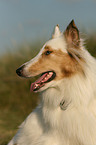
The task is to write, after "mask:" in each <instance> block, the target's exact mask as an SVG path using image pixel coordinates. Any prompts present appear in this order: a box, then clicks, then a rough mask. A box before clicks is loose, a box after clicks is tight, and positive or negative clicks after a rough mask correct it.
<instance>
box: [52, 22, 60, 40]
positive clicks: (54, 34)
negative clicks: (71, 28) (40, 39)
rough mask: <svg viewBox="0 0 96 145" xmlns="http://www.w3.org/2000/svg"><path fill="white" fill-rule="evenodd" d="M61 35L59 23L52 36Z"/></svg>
mask: <svg viewBox="0 0 96 145" xmlns="http://www.w3.org/2000/svg"><path fill="white" fill-rule="evenodd" d="M60 35H61V32H60V29H59V25H56V26H55V29H54V33H53V34H52V38H56V37H59V36H60Z"/></svg>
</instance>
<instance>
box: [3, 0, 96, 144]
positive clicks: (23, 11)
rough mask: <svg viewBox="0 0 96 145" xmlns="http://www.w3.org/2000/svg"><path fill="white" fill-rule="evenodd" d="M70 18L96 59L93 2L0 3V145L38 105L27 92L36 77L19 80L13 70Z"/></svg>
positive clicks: (6, 0)
mask: <svg viewBox="0 0 96 145" xmlns="http://www.w3.org/2000/svg"><path fill="white" fill-rule="evenodd" d="M72 19H74V20H75V23H76V25H77V26H78V27H79V30H80V32H81V36H82V37H83V38H84V39H85V46H86V48H87V49H88V51H89V52H90V53H91V54H92V55H93V56H96V0H0V145H6V144H7V143H8V141H9V140H10V139H11V138H12V136H13V135H14V134H15V133H16V131H17V127H18V125H20V124H21V122H22V121H23V120H24V119H25V118H26V117H27V116H28V114H29V113H30V112H31V111H32V110H33V109H34V108H35V106H36V105H37V104H38V97H37V96H38V94H34V93H30V84H31V82H32V81H34V80H35V78H34V79H22V78H19V77H18V76H17V75H16V73H15V71H16V69H17V68H18V67H19V66H20V65H21V64H23V63H24V62H26V61H28V60H30V59H31V58H32V57H34V56H35V55H36V54H37V53H38V51H39V50H40V48H41V47H42V45H43V44H44V43H45V42H46V40H48V39H50V38H51V34H52V31H53V28H54V26H55V25H56V24H59V26H60V29H61V31H64V30H65V28H66V27H67V25H68V24H69V23H70V21H71V20H72Z"/></svg>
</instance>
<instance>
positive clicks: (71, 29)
mask: <svg viewBox="0 0 96 145" xmlns="http://www.w3.org/2000/svg"><path fill="white" fill-rule="evenodd" d="M16 73H17V74H18V75H19V76H21V77H28V78H29V77H34V76H38V75H40V76H39V78H38V79H37V80H36V81H35V82H33V83H32V84H31V88H30V90H31V91H32V92H40V104H39V106H38V107H37V108H36V109H35V110H34V111H33V112H32V113H31V114H30V115H29V116H28V117H27V119H26V120H25V121H24V122H23V123H22V124H21V126H20V127H19V130H18V132H17V134H16V135H15V136H14V137H13V139H12V140H11V141H10V143H9V144H8V145H96V60H95V58H93V57H92V56H91V55H90V53H89V52H88V51H87V50H86V49H85V47H84V43H83V40H82V39H81V37H80V32H79V30H78V28H77V26H76V25H75V22H74V20H72V21H71V22H70V23H69V25H68V26H67V28H66V30H65V31H64V32H61V31H60V29H59V25H57V26H56V27H55V30H54V33H53V34H52V38H51V39H50V40H48V41H47V42H46V43H45V44H44V46H43V47H42V49H41V50H40V52H39V53H38V55H37V56H36V57H35V58H33V59H32V60H30V61H29V62H27V63H25V64H23V65H22V66H21V67H19V68H18V69H17V70H16Z"/></svg>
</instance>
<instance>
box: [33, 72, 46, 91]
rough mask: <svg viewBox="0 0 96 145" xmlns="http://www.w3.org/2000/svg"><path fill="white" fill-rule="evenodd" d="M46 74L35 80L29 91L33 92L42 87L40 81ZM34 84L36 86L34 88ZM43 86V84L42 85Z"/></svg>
mask: <svg viewBox="0 0 96 145" xmlns="http://www.w3.org/2000/svg"><path fill="white" fill-rule="evenodd" d="M47 74H48V73H45V74H43V75H42V76H41V77H40V78H39V79H38V80H36V81H35V82H34V83H32V84H31V87H30V91H34V89H36V88H38V87H40V86H42V85H41V84H40V83H41V81H42V80H43V79H44V78H45V77H46V76H47ZM36 84H38V86H37V87H36ZM43 85H44V84H43Z"/></svg>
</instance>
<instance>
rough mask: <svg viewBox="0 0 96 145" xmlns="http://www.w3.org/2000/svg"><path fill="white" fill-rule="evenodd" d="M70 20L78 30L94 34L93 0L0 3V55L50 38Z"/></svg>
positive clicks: (10, 0)
mask: <svg viewBox="0 0 96 145" xmlns="http://www.w3.org/2000/svg"><path fill="white" fill-rule="evenodd" d="M72 19H74V20H75V22H76V24H77V26H78V27H79V29H80V30H82V28H84V29H85V30H86V32H88V33H90V32H94V31H96V0H1V1H0V53H2V52H6V51H7V50H8V49H9V48H11V49H14V47H16V46H18V44H20V43H21V44H22V43H24V42H26V43H27V42H33V41H34V40H35V39H36V38H41V39H42V38H44V37H47V38H50V35H51V33H52V31H53V28H54V26H55V25H56V24H59V25H60V28H61V30H62V31H63V30H64V29H65V28H66V26H67V25H68V23H69V22H70V21H71V20H72Z"/></svg>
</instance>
